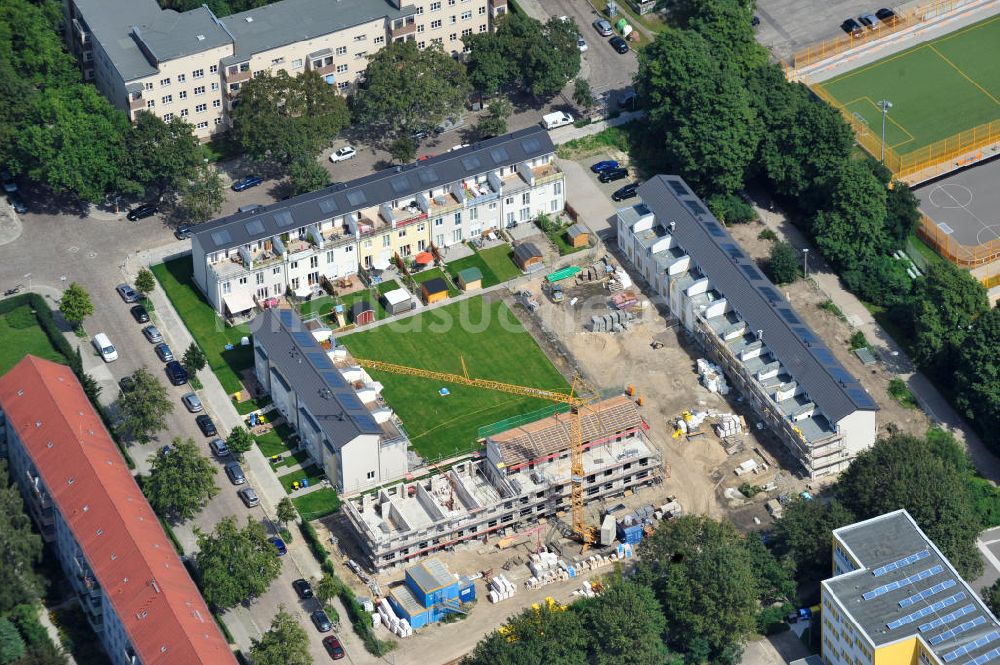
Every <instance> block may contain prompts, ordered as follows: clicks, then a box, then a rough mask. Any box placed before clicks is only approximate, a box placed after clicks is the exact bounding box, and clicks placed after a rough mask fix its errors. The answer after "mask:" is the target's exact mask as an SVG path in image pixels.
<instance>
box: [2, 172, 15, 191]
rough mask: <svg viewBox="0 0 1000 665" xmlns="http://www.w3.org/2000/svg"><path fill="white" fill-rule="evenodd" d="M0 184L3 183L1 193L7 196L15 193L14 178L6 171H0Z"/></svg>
mask: <svg viewBox="0 0 1000 665" xmlns="http://www.w3.org/2000/svg"><path fill="white" fill-rule="evenodd" d="M0 182H3V191H5V192H7V193H8V194H13V193H14V192H16V191H17V183H16V182H14V176H12V175H11V174H10V171H8V170H7V169H0Z"/></svg>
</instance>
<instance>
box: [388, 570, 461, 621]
mask: <svg viewBox="0 0 1000 665" xmlns="http://www.w3.org/2000/svg"><path fill="white" fill-rule="evenodd" d="M386 598H387V599H388V601H389V604H390V605H391V606H392V610H393V612H395V613H396V616H398V617H399V618H401V619H406V621H407V623H409V624H410V627H411V628H413V629H414V630H416V629H417V628H421V627H423V626H426V625H427V624H429V623H434V622H436V621H440V620H441V619H443V618H444V617H445V616H446V615H448V614H451V613H452V612H458V611H460V610H461V604H462V603H467V602H470V601H473V600H475V599H476V587H475V585H474V583H473V581H472V580H470V579H469V578H468V577H463V578H461V580H457V579H455V576H454V575H452V574H451V573H450V572H448V569H447V568H445V566H444V564H443V563H441V562H440V561H439V560H438V559H427V560H426V561H424V562H423V563H419V564H417V565H415V566H413V567H411V568H408V569H407V570H406V574H405V578H404V580H403V584H400V585H398V586H395V587H393V588H392V589H390V590H389V595H388V596H386Z"/></svg>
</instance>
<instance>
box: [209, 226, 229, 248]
mask: <svg viewBox="0 0 1000 665" xmlns="http://www.w3.org/2000/svg"><path fill="white" fill-rule="evenodd" d="M232 241H233V237H232V236H231V235H229V231H227V230H226V229H222V230H220V231H215V232H214V233H212V242H214V243H215V245H216V246H217V247H222V246H223V245H228V244H229V243H231V242H232Z"/></svg>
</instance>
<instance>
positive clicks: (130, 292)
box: [115, 284, 139, 302]
mask: <svg viewBox="0 0 1000 665" xmlns="http://www.w3.org/2000/svg"><path fill="white" fill-rule="evenodd" d="M115 290H116V291H118V295H120V296H121V298H122V300H124V301H125V302H139V294H138V293H136V291H135V289H133V288H132V287H131V286H129V285H128V284H119V285H118V286H116V287H115Z"/></svg>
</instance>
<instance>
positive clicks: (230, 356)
mask: <svg viewBox="0 0 1000 665" xmlns="http://www.w3.org/2000/svg"><path fill="white" fill-rule="evenodd" d="M152 271H153V274H154V275H156V279H157V280H159V282H160V286H162V287H163V290H164V292H165V293H166V294H167V297H168V298H170V302H172V303H173V305H174V309H176V310H177V313H178V314H180V316H181V319H183V320H184V325H185V326H187V329H188V330H190V331H191V335H192V336H193V337H194V339H195V341H196V342H198V346H200V347H201V350H202V351H204V352H205V357H206V358H207V359H208V366H209V367H210V368H211V369H212V371H213V372H215V376H216V377H217V378H218V379H219V383H221V384H222V387H223V388H224V389H225V391H226V392H227V393H229V394H230V395H231V394H233V393H235V392H236V391H238V390H242V388H243V386H242V385H241V384H240V380H239V374H238V373H239V372H242V371H243V370H245V369H249V368H251V367H253V347H252V346H240V338H242V337H243V336H245V335H249V334H250V330H249V328H248V327H247V326H246V325H245V324H243V325H239V326H232V327H231V326H228V325H227V324H226V322H225V321H223V320H222V318H221V317H220V316H219V315H218V314H216V313H215V310H213V309H212V307H211V305H209V304H208V302H206V301H205V299H204V298H202V296H201V292H199V291H198V287H196V286H195V284H194V275H193V271H192V264H191V257H190V256H185V257H182V258H179V259H174V260H172V261H167V262H166V263H160V264H157V265H155V266H153V267H152ZM226 344H232V345H233V346H234V348H233V350H232V351H226V348H225V347H226ZM182 352H183V349H182Z"/></svg>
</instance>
